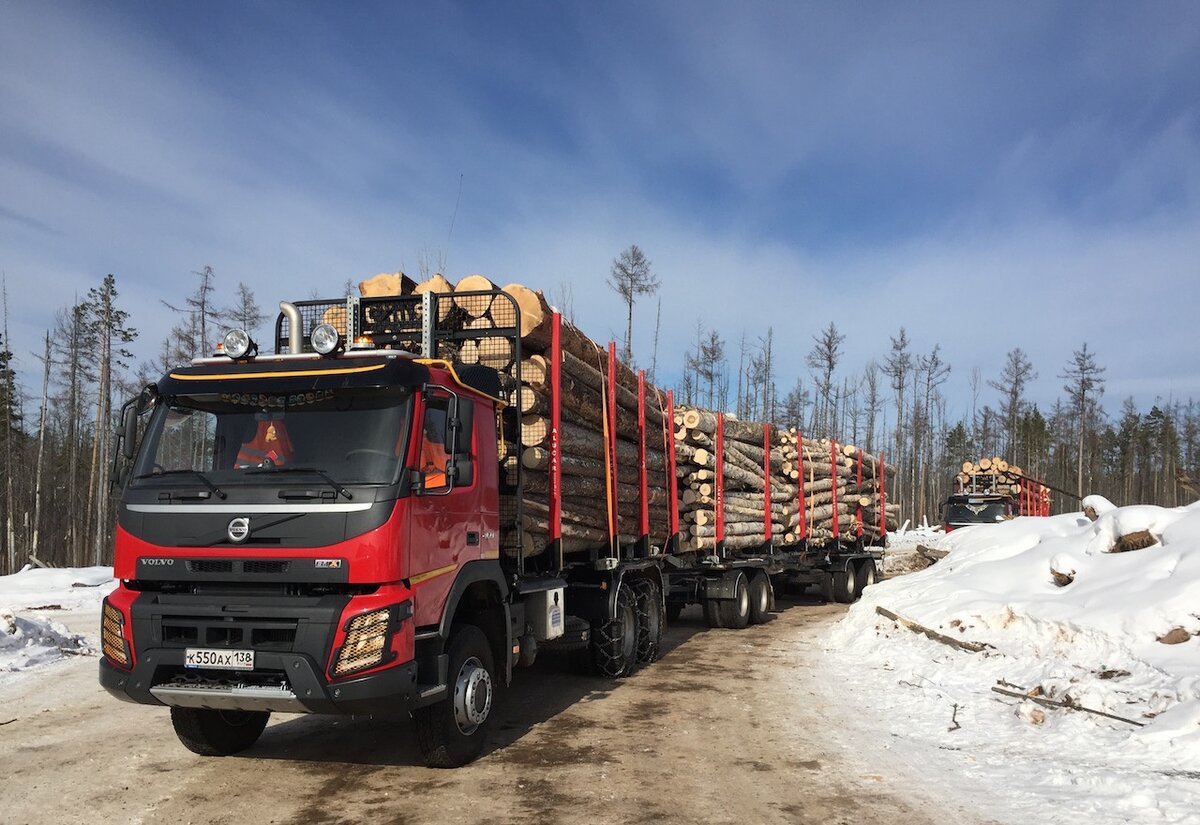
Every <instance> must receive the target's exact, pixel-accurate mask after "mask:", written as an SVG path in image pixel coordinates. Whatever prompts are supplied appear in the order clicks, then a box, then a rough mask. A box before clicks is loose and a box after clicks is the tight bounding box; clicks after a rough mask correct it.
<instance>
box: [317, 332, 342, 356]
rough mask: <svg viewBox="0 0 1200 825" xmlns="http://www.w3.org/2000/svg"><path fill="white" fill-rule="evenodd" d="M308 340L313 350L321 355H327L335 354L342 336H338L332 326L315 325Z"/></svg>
mask: <svg viewBox="0 0 1200 825" xmlns="http://www.w3.org/2000/svg"><path fill="white" fill-rule="evenodd" d="M309 340H310V341H311V342H312V348H313V349H315V350H316V351H317V352H319V353H321V354H322V355H329V354H331V353H333V352H335V351H336V350H337V348H338V346H339V345H340V344H341V343H342V336H340V335H338V331H337V329H336V328H335V327H334V326H333V324H317V326H316V327H314V328H313V331H312V335H310V336H309Z"/></svg>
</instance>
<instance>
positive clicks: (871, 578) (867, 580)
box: [854, 559, 876, 601]
mask: <svg viewBox="0 0 1200 825" xmlns="http://www.w3.org/2000/svg"><path fill="white" fill-rule="evenodd" d="M875 577H876V571H875V559H867V560H866V561H864V562H863V563H862V566H861V567H860V568H859V571H858V579H857V585H858V592H857V593H855V594H854V600H855V601H858V600H859V598H860V597H861V596H862V594H863V591H864V590H866V589H867V588H868V587H870V586H871V585H873V584H874V583H875Z"/></svg>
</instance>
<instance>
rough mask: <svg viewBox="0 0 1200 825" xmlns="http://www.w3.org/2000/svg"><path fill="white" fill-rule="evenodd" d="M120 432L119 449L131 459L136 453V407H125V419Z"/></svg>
mask: <svg viewBox="0 0 1200 825" xmlns="http://www.w3.org/2000/svg"><path fill="white" fill-rule="evenodd" d="M123 423H124V426H123V427H122V432H121V451H122V453H123V454H124V456H125V458H126V459H128V460H130V461H132V460H133V457H134V456H135V455H136V454H137V407H134V406H127V407H125V421H124V422H123Z"/></svg>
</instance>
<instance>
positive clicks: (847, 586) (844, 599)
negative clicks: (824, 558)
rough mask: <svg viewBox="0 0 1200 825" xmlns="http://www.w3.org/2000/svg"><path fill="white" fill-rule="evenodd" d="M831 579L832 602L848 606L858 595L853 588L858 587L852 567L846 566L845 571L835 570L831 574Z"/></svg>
mask: <svg viewBox="0 0 1200 825" xmlns="http://www.w3.org/2000/svg"><path fill="white" fill-rule="evenodd" d="M831 576H832V577H833V600H834V601H835V602H841V603H842V604H850V603H851V602H852V601H854V600H855V599H856V598H857V597H858V594H857V592H856V590H855V588H856V587H857V586H858V585H857V582H858V577H857V576H856V575H854V565H853V564H848V565H846V569H845V570H835V571H833V573H832V574H831Z"/></svg>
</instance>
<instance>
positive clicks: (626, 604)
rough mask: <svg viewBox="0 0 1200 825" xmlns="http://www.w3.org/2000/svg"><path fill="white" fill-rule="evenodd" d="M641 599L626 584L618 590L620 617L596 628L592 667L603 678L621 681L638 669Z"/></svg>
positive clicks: (593, 635) (599, 623)
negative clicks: (638, 608)
mask: <svg viewBox="0 0 1200 825" xmlns="http://www.w3.org/2000/svg"><path fill="white" fill-rule="evenodd" d="M637 648H638V620H637V597H636V596H635V595H634V593H633V590H632V589H631V588H630V586H629V585H628V584H626V583H622V584H621V586H620V587H619V588H617V615H616V616H614V617H613V618H612V619H611V620H610V621H607V622H596V623H593V624H592V644H591V654H592V667H593V668H595V670H596V672H597V673H599V674H600V675H601V676H607V677H608V678H610V679H619V678H621V677H622V676H628V675H629V674H630V673H632V672H633V670H634V668H635V667H637Z"/></svg>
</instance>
